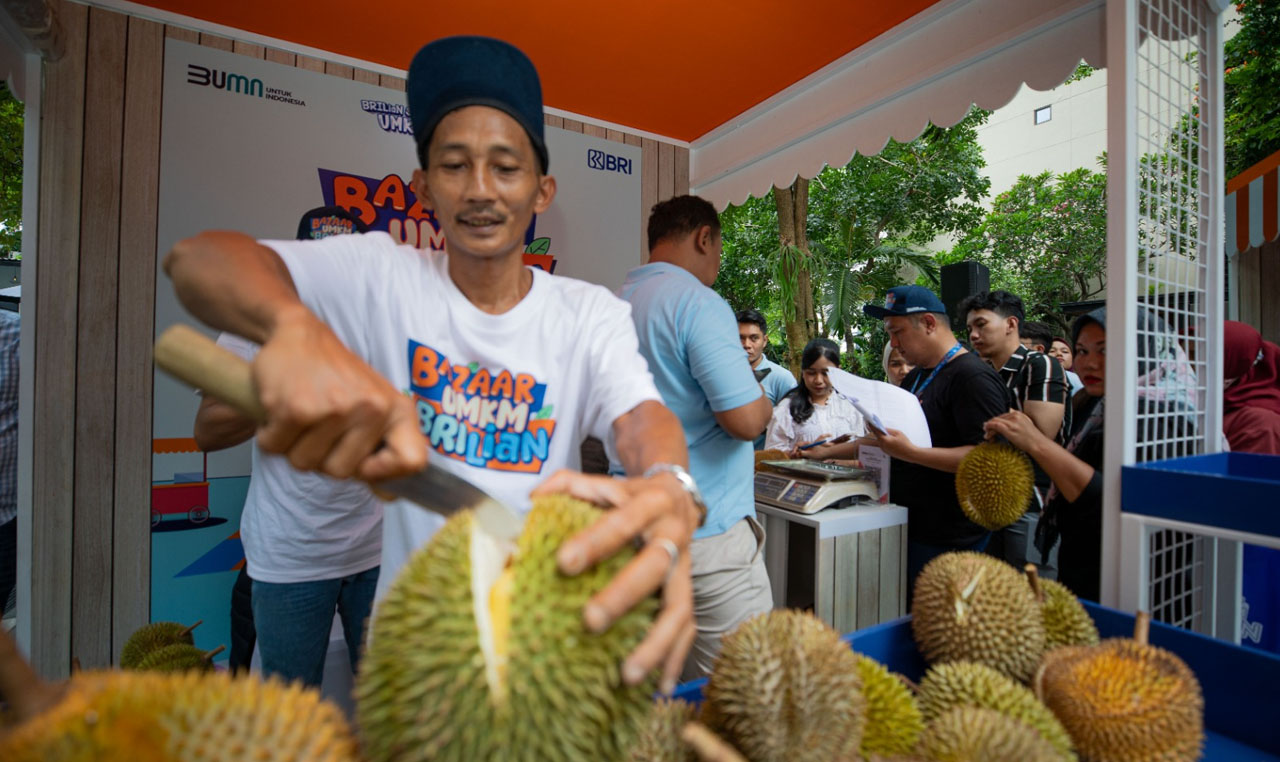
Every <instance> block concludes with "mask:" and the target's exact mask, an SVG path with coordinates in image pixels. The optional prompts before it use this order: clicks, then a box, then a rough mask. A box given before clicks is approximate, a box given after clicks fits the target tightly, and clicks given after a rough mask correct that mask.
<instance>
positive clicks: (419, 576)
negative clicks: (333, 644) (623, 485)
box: [356, 497, 657, 762]
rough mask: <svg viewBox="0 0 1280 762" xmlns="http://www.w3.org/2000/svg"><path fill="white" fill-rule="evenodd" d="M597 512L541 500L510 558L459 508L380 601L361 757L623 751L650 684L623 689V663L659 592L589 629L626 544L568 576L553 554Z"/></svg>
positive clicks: (579, 755)
mask: <svg viewBox="0 0 1280 762" xmlns="http://www.w3.org/2000/svg"><path fill="white" fill-rule="evenodd" d="M599 515H600V511H599V510H598V509H596V508H594V507H592V506H590V505H588V504H586V503H583V502H581V501H577V500H573V499H571V498H567V497H548V498H540V499H538V500H536V501H535V502H534V507H533V510H532V511H531V512H530V514H529V516H528V518H527V519H526V522H525V528H524V531H523V533H522V534H521V536H520V537H519V539H518V540H517V543H516V547H515V550H514V552H511V553H510V554H509V555H508V552H507V551H508V550H509V549H507V548H503V547H502V546H501V545H500V544H498V543H495V542H494V541H492V540H491V539H489V538H487V536H484V535H482V534H481V533H479V532H476V531H473V529H474V527H475V526H477V525H476V524H475V523H474V522H473V521H472V517H471V515H470V514H460V515H458V516H455V517H454V518H453V519H451V520H450V521H449V522H448V523H447V524H446V525H445V526H444V527H443V528H442V529H441V530H440V531H439V532H438V533H437V534H436V536H435V537H434V538H433V539H432V541H431V543H430V544H429V545H428V546H427V547H426V548H425V549H423V550H421V551H419V552H418V553H416V554H415V555H414V556H413V557H412V558H411V559H410V560H409V563H408V564H407V565H406V566H405V568H404V570H403V571H402V572H401V574H400V576H399V577H398V578H397V579H396V581H395V582H394V583H393V585H392V587H391V589H390V590H389V591H388V593H387V595H386V597H385V599H384V600H383V601H382V603H381V604H380V605H379V607H378V611H377V616H376V618H375V620H374V623H373V629H372V632H371V636H370V646H369V650H368V653H367V654H366V656H365V658H364V660H363V661H362V662H361V665H360V667H361V668H360V676H359V678H358V680H357V686H356V695H357V715H358V718H359V723H358V724H359V726H360V730H361V736H362V740H363V744H364V749H365V753H366V755H367V756H368V758H369V759H370V760H371V762H382V761H383V760H397V761H406V762H407V761H413V760H459V761H461V760H468V761H472V760H476V761H483V760H548V761H549V760H584V761H585V760H591V762H596V760H600V759H620V758H622V757H623V756H624V755H625V753H626V751H627V749H628V748H629V747H630V745H631V741H632V739H633V737H634V736H635V733H636V732H637V730H638V728H639V727H640V725H641V723H642V722H643V721H644V719H645V717H646V716H647V714H648V712H649V705H650V696H651V694H652V690H653V684H652V683H651V682H650V683H647V684H644V685H639V686H624V685H623V684H622V680H621V672H620V670H621V664H622V662H623V659H624V658H625V657H626V656H627V654H629V653H630V652H631V651H632V650H633V649H634V648H635V646H636V645H638V644H639V642H640V641H641V640H642V639H643V637H644V634H645V632H646V631H647V629H648V626H649V624H650V622H651V621H652V618H653V615H654V613H655V611H656V608H657V604H656V601H652V600H650V601H646V602H645V603H644V604H643V605H641V606H639V607H637V608H636V609H633V610H632V611H631V612H628V613H627V614H626V615H624V616H623V617H622V618H621V619H619V620H618V621H617V622H615V623H614V625H613V626H612V627H610V628H609V630H607V631H606V632H604V633H602V634H600V635H594V634H591V633H589V632H588V631H587V630H586V629H585V627H584V625H583V623H582V612H583V609H584V607H585V605H586V603H587V601H588V600H589V599H590V598H591V596H592V595H594V594H595V593H596V592H598V591H599V590H601V589H602V588H603V587H604V586H605V584H606V583H607V582H608V581H609V580H610V579H612V578H613V576H614V575H615V574H616V573H617V572H618V570H619V569H621V568H622V566H623V565H625V564H626V562H627V561H628V560H629V559H630V558H631V556H632V555H633V552H632V551H631V550H627V551H624V552H623V553H619V554H618V555H616V556H614V557H613V558H610V559H608V560H606V561H604V562H602V563H600V564H598V565H596V566H595V567H593V568H591V569H588V570H587V571H585V572H583V573H581V574H579V575H577V576H574V577H567V576H564V575H563V574H561V573H560V571H559V569H558V568H557V565H556V560H555V554H556V550H557V549H558V548H559V546H560V544H561V543H562V542H563V541H564V540H566V539H568V538H569V537H570V536H572V535H573V534H576V533H577V532H578V531H580V530H582V529H584V528H586V527H587V526H588V525H590V524H591V523H592V522H594V521H595V520H596V519H597V518H598V517H599Z"/></svg>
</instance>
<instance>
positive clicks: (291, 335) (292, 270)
mask: <svg viewBox="0 0 1280 762" xmlns="http://www.w3.org/2000/svg"><path fill="white" fill-rule="evenodd" d="M407 97H408V104H409V110H410V113H411V116H412V121H413V134H414V140H415V142H416V145H417V153H418V157H419V162H420V164H421V167H420V168H417V169H415V170H414V172H413V181H412V188H413V191H414V193H415V194H416V196H417V199H418V201H419V202H420V203H421V205H422V207H423V208H424V209H426V210H429V211H430V212H432V213H433V214H434V216H435V218H436V220H437V221H438V222H439V224H440V227H441V230H442V232H443V233H444V237H445V241H446V243H445V247H444V251H422V250H418V249H415V248H412V247H409V246H403V245H399V244H397V243H395V242H394V241H393V240H392V239H391V237H390V236H388V235H387V234H386V233H382V232H373V233H368V234H364V235H350V236H336V237H333V238H327V239H324V240H320V241H257V240H254V239H253V238H251V237H249V236H247V235H244V234H241V233H234V232H206V233H202V234H200V235H198V236H196V237H194V238H190V239H187V240H184V241H180V242H179V243H178V244H176V245H175V246H174V248H173V250H172V251H171V252H170V253H169V255H168V256H167V258H166V259H165V262H164V267H165V271H166V272H167V273H168V274H169V277H170V278H172V279H173V283H174V288H175V291H176V293H177V295H178V298H179V299H180V300H181V301H182V303H183V304H184V305H185V306H186V307H187V309H188V310H190V311H191V313H192V314H194V315H195V316H196V317H198V318H199V319H201V320H202V321H204V322H205V323H207V324H208V325H210V326H212V327H214V328H217V329H220V330H224V331H228V332H231V333H234V334H236V335H239V336H243V337H245V338H247V339H249V340H251V341H254V342H256V343H259V344H261V345H262V349H261V351H260V353H259V354H258V355H257V357H256V359H255V360H254V363H253V369H252V373H253V380H254V383H255V385H256V388H257V391H258V395H259V397H260V398H261V401H262V403H263V406H264V407H265V408H266V411H267V423H266V424H265V425H264V426H263V427H262V428H261V429H260V430H259V432H258V435H257V437H258V443H259V445H260V447H261V448H262V449H263V450H265V451H268V452H274V453H281V454H283V455H285V456H287V457H288V458H289V460H290V462H291V463H292V464H293V465H294V466H295V467H297V468H300V469H306V470H317V471H321V472H324V473H326V474H329V475H331V476H335V477H339V478H352V477H354V478H359V479H363V480H366V481H378V480H381V479H385V478H388V477H392V476H397V475H403V474H409V473H413V472H416V471H418V470H419V469H421V468H422V467H423V466H424V465H425V464H426V463H427V462H428V461H429V462H430V463H431V465H432V466H433V467H438V468H443V469H447V470H449V471H452V472H454V473H455V474H457V475H459V476H462V477H464V478H466V479H468V480H470V481H472V482H475V483H476V484H477V485H478V486H480V487H481V488H483V489H484V490H486V491H487V492H489V493H490V494H491V495H493V496H495V497H497V498H498V499H500V500H502V501H503V502H505V503H507V504H508V505H510V506H512V507H514V508H515V509H517V510H518V511H526V510H528V508H529V505H530V493H531V492H534V493H535V494H544V493H551V492H566V493H569V494H572V495H574V496H576V497H579V498H582V499H585V500H590V501H593V502H596V503H598V504H602V505H609V506H612V510H610V511H607V512H605V513H604V514H602V515H603V517H602V518H601V520H599V521H598V522H597V523H596V524H594V525H593V526H591V527H590V528H588V529H587V530H585V531H583V532H582V533H580V534H579V535H577V536H575V537H573V538H571V539H570V540H569V541H567V542H565V543H564V544H563V545H562V546H561V547H560V549H559V553H558V556H557V559H558V562H559V566H560V568H561V570H562V571H563V572H565V573H567V574H576V573H578V572H580V571H582V570H583V569H586V568H588V567H590V566H591V565H593V564H595V563H596V562H597V561H599V560H600V559H602V558H605V557H607V556H609V555H611V554H612V553H614V552H615V551H617V550H618V549H619V548H621V547H623V546H624V545H627V544H628V543H631V542H633V541H634V540H636V539H637V538H639V539H641V540H643V542H644V543H645V544H644V548H643V549H642V550H641V551H640V552H639V553H638V554H637V555H636V556H635V558H634V560H632V561H631V562H630V563H629V564H628V565H627V566H625V567H624V568H623V569H622V570H621V571H620V572H619V573H618V575H617V576H616V577H614V579H613V581H612V582H611V583H610V584H609V585H608V586H606V587H605V588H604V589H603V590H602V591H601V592H600V593H599V594H597V595H596V596H594V597H593V598H592V599H591V600H590V601H589V602H588V603H587V605H586V608H585V610H584V612H583V618H584V623H585V625H586V626H587V628H589V629H590V630H593V631H602V630H604V629H607V628H608V627H609V625H610V624H611V623H612V622H613V621H615V620H616V619H617V618H618V617H619V616H620V615H621V614H622V613H624V612H625V611H627V610H629V609H630V608H632V607H633V606H635V605H636V604H637V603H638V602H639V601H642V600H644V599H645V598H647V597H649V596H650V595H652V594H653V593H654V592H655V591H656V590H658V589H659V588H660V587H661V588H662V589H663V593H662V595H663V606H662V611H661V614H660V615H659V617H658V618H657V619H656V620H655V622H654V624H653V626H652V627H651V628H650V630H649V633H648V635H647V637H646V638H645V639H644V640H643V642H641V643H640V645H639V646H638V647H637V648H636V649H635V650H634V651H633V652H632V653H631V654H630V656H628V657H627V659H626V661H625V662H624V664H623V665H622V674H623V677H624V679H625V680H626V682H628V683H630V684H638V683H640V682H642V681H643V680H644V679H645V678H646V677H647V676H648V675H649V674H650V673H651V672H652V671H653V670H655V669H661V670H662V675H663V677H662V683H661V685H662V687H663V688H665V689H667V690H668V691H669V690H670V689H671V688H673V687H674V681H675V678H676V676H677V675H678V674H679V671H680V667H681V665H682V664H683V662H684V658H685V654H686V652H687V651H688V649H689V645H690V643H691V642H692V639H693V636H694V629H693V618H692V613H691V612H692V603H691V592H690V585H691V583H690V576H689V575H690V571H689V570H690V564H689V555H688V552H687V551H688V547H689V541H690V537H691V536H692V534H693V531H694V529H695V528H696V527H697V526H698V524H699V522H700V521H701V518H702V514H703V512H704V511H703V509H702V508H701V500H700V498H698V496H697V491H696V487H694V486H693V482H692V479H691V478H690V477H689V476H688V474H687V472H686V471H685V468H686V467H687V465H688V454H687V450H686V446H685V440H684V435H683V431H682V429H681V426H680V421H679V420H678V419H676V417H675V416H674V415H673V414H672V413H671V412H670V411H669V410H668V409H667V408H666V407H664V406H663V404H662V402H661V398H660V397H659V395H658V392H657V390H656V389H655V387H654V385H653V381H652V378H651V377H650V374H649V371H648V369H647V366H646V364H645V361H644V359H643V358H642V357H641V355H640V354H639V351H638V349H637V341H636V335H635V330H634V328H633V325H632V322H631V319H630V314H629V310H628V308H627V305H626V304H625V303H624V302H622V301H620V300H619V299H617V298H616V297H615V296H613V295H612V294H611V293H610V292H609V291H607V290H606V289H604V288H603V287H600V286H595V285H590V284H587V283H583V282H579V281H575V280H572V279H569V278H563V277H557V276H553V275H550V274H548V273H545V272H543V271H541V270H536V269H530V268H527V267H525V266H524V265H523V263H522V252H523V246H524V236H525V231H526V230H527V229H528V228H529V225H530V223H531V222H532V219H533V216H534V215H535V214H538V213H542V212H544V211H546V210H547V209H548V208H549V207H550V205H551V203H552V200H553V199H554V197H555V192H556V181H555V179H554V178H553V177H552V176H550V175H548V174H547V169H548V156H547V149H546V144H545V141H544V138H543V112H542V95H541V86H540V84H539V81H538V75H537V72H536V70H535V69H534V67H533V64H532V63H531V62H530V61H529V59H528V58H527V57H525V55H524V54H523V53H521V52H520V51H519V50H517V49H515V48H514V47H512V46H510V45H508V44H506V43H503V42H500V41H497V40H493V39H488V38H481V37H452V38H446V39H442V40H438V41H436V42H433V43H431V44H429V45H427V46H425V47H424V48H423V49H422V50H421V51H419V53H418V54H417V56H415V57H414V59H413V62H412V64H411V65H410V67H409V76H408V83H407ZM402 390H403V391H402ZM589 434H590V435H594V436H597V437H601V438H606V437H612V438H613V441H614V443H615V449H616V452H617V453H618V454H619V456H620V457H621V459H622V461H623V465H624V466H625V467H626V470H627V473H628V474H629V476H630V478H627V479H624V480H616V481H615V480H611V479H608V478H605V477H589V476H584V475H582V474H580V473H577V472H576V471H574V470H572V469H576V468H577V466H578V446H579V443H580V442H581V441H582V439H583V438H584V437H585V436H587V435H589ZM548 475H550V477H549V478H548ZM440 521H441V520H440V519H439V517H437V516H435V515H434V514H429V513H426V512H423V511H420V510H416V509H412V508H406V507H405V506H402V505H396V504H389V505H388V506H387V507H386V510H385V514H384V527H383V550H382V576H381V579H380V581H379V588H380V590H379V596H381V593H382V592H383V591H384V590H385V588H386V587H387V586H388V585H389V584H390V583H391V582H392V581H393V580H394V579H395V577H396V576H397V571H398V570H399V568H400V567H401V566H402V565H403V564H404V563H405V561H406V559H407V558H408V556H409V554H410V553H412V552H413V551H414V550H415V549H417V548H419V547H421V546H422V545H424V544H425V543H426V541H427V540H428V539H429V538H430V536H431V535H432V534H433V533H434V531H435V530H436V529H437V528H438V526H439V524H440ZM664 582H665V585H664Z"/></svg>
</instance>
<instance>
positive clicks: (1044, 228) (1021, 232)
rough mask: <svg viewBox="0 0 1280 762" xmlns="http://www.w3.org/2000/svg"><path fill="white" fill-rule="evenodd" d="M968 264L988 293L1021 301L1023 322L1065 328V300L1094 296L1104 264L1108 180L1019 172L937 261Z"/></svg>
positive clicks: (1078, 172)
mask: <svg viewBox="0 0 1280 762" xmlns="http://www.w3.org/2000/svg"><path fill="white" fill-rule="evenodd" d="M965 259H972V260H976V261H978V262H981V263H982V264H984V265H986V266H987V267H989V268H990V269H991V286H992V288H1003V289H1006V290H1008V291H1012V292H1013V293H1016V294H1018V295H1019V296H1021V297H1022V300H1023V303H1024V305H1025V307H1026V311H1027V317H1028V319H1033V320H1044V321H1049V322H1051V324H1055V325H1057V326H1059V327H1060V328H1065V324H1064V323H1063V320H1064V318H1063V317H1062V314H1061V311H1060V305H1061V304H1062V303H1063V302H1072V301H1079V300H1082V299H1087V298H1089V297H1091V296H1093V295H1094V294H1096V293H1098V292H1099V291H1100V290H1101V288H1102V284H1103V278H1104V277H1105V275H1106V266H1107V176H1106V173H1105V172H1094V171H1092V170H1089V169H1085V168H1083V167H1082V168H1080V169H1075V170H1072V171H1070V172H1064V173H1062V174H1060V175H1057V176H1054V175H1053V174H1052V173H1050V172H1041V173H1040V174H1038V175H1022V176H1021V177H1019V178H1018V181H1017V182H1015V183H1014V184H1013V187H1012V188H1010V189H1009V190H1007V191H1005V192H1004V193H1001V194H1000V195H998V196H996V198H995V202H994V203H993V204H992V207H991V211H990V212H989V213H988V214H987V215H986V219H985V220H983V222H982V224H981V225H979V226H977V228H976V229H974V230H973V231H972V232H971V233H970V234H969V235H966V236H965V237H964V238H963V239H961V240H960V242H959V243H958V244H956V246H955V248H953V249H952V250H951V251H950V252H948V253H947V254H946V255H944V256H942V257H940V260H941V261H942V262H943V263H950V262H958V261H961V260H965Z"/></svg>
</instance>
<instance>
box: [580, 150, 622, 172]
mask: <svg viewBox="0 0 1280 762" xmlns="http://www.w3.org/2000/svg"><path fill="white" fill-rule="evenodd" d="M587 166H588V167H590V168H592V169H599V170H601V171H604V172H621V173H622V174H624V175H629V174H631V159H625V158H623V157H621V156H614V155H613V154H611V153H605V152H604V151H601V150H599V149H597V148H589V149H587Z"/></svg>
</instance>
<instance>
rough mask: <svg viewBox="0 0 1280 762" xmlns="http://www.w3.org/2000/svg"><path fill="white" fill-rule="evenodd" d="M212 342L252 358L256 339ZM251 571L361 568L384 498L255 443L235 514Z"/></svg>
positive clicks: (374, 548)
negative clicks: (246, 489)
mask: <svg viewBox="0 0 1280 762" xmlns="http://www.w3.org/2000/svg"><path fill="white" fill-rule="evenodd" d="M218 345H219V346H222V347H226V348H227V349H229V350H231V351H232V352H234V353H236V354H237V355H239V356H241V357H243V358H244V359H246V360H250V361H252V360H253V358H254V356H255V355H257V353H258V349H259V347H258V345H257V344H255V343H253V342H251V341H247V340H245V339H242V338H240V337H238V336H233V335H232V334H229V333H224V334H222V335H221V336H219V337H218ZM240 541H241V542H242V543H244V556H245V560H246V561H247V562H248V564H249V576H250V577H252V578H253V579H256V580H259V581H262V582H277V583H285V582H315V581H317V580H324V579H336V578H338V577H346V576H349V575H351V574H359V573H360V572H362V571H367V570H369V569H372V568H373V567H375V566H377V565H378V563H379V561H380V560H381V556H382V501H381V500H379V499H378V498H376V497H374V495H373V493H372V492H371V491H370V490H369V487H368V486H367V485H365V484H364V483H362V482H355V481H340V480H338V479H331V478H329V477H327V476H323V475H321V474H315V473H306V472H302V471H298V470H296V469H295V468H294V467H293V466H292V465H290V464H289V460H288V459H287V458H285V457H284V456H282V455H273V454H271V453H266V452H262V451H261V450H260V449H258V442H257V440H256V439H254V440H253V473H252V474H251V475H250V477H249V493H248V495H247V496H246V497H245V501H244V513H243V514H242V515H241V517H240Z"/></svg>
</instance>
